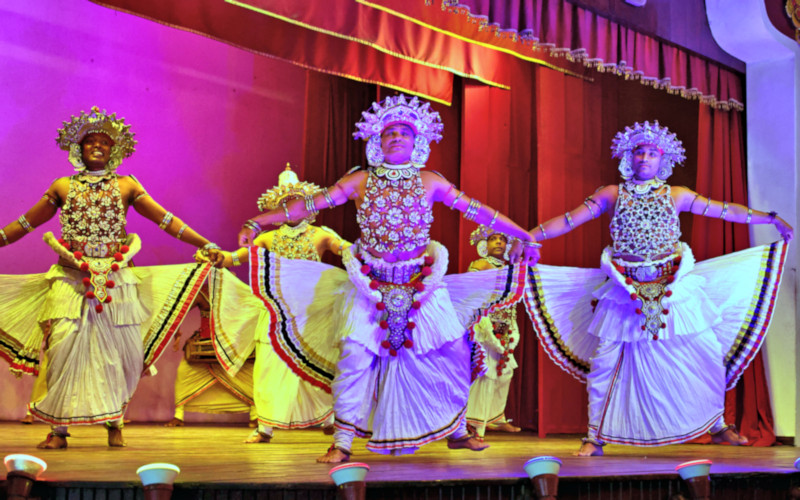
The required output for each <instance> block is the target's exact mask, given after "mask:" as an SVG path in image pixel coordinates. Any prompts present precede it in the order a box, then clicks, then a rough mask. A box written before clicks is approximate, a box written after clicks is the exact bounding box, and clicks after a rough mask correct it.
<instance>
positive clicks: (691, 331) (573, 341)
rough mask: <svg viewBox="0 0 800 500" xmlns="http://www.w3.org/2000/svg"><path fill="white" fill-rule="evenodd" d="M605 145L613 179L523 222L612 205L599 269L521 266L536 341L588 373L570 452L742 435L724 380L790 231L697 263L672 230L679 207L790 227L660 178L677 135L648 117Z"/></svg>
mask: <svg viewBox="0 0 800 500" xmlns="http://www.w3.org/2000/svg"><path fill="white" fill-rule="evenodd" d="M612 150H613V155H614V157H615V158H619V159H620V167H619V168H620V171H621V172H622V178H623V182H622V183H621V184H620V185H618V186H605V187H602V188H600V189H598V190H597V191H596V192H595V193H594V194H593V195H591V196H590V197H588V198H586V201H585V202H584V203H583V205H580V206H579V207H578V208H576V209H574V210H572V211H570V212H567V213H566V214H564V215H563V216H559V217H555V218H553V219H550V220H549V221H547V222H545V223H544V224H541V225H540V226H539V227H538V228H537V229H535V230H533V231H531V233H532V234H533V235H534V236H535V237H536V239H537V240H539V241H542V240H545V239H548V238H554V237H556V236H560V235H562V234H565V233H567V232H569V231H570V230H572V229H574V228H575V227H577V226H579V225H581V224H583V223H584V222H588V221H590V220H592V219H595V218H597V217H599V216H600V214H603V213H606V212H610V213H611V214H612V218H611V236H612V239H613V242H614V243H613V245H612V246H610V247H608V248H606V249H605V251H604V252H603V255H602V260H601V269H600V270H590V269H576V268H560V267H552V266H545V265H542V266H539V267H538V269H532V270H530V271H529V285H528V287H529V288H528V290H527V292H526V306H527V309H528V313H529V314H530V316H531V319H532V321H533V323H534V327H535V328H536V330H537V333H538V335H539V338H540V342H541V343H542V345H543V347H544V348H545V350H546V351H547V353H548V354H549V355H550V357H551V358H552V359H553V360H554V361H555V362H556V363H558V364H559V365H561V366H562V368H564V369H565V370H566V371H568V372H570V373H571V374H573V375H574V376H576V377H577V378H579V379H581V380H585V381H586V382H587V386H588V387H587V388H588V391H589V432H588V435H587V437H586V438H585V439H584V440H583V444H582V446H581V447H580V450H579V451H578V452H576V455H578V456H592V455H595V456H596V455H602V454H603V448H602V446H603V445H604V444H605V443H615V444H629V445H636V446H659V445H666V444H672V443H680V442H684V441H688V440H690V439H693V438H695V437H697V436H699V435H701V434H703V433H705V432H711V433H712V440H713V441H714V442H718V443H719V442H727V443H730V444H734V445H740V444H746V443H747V439H746V438H745V437H743V436H740V435H739V433H738V432H737V431H736V429H735V427H733V426H730V425H726V424H725V422H724V421H723V418H722V414H723V405H724V394H725V391H726V390H727V389H730V388H732V387H733V386H734V385H735V384H736V381H737V380H738V379H739V376H740V375H741V373H742V371H743V370H744V369H745V368H746V367H747V365H748V364H749V362H750V360H751V359H752V357H753V356H754V355H755V353H756V352H757V351H758V349H759V347H760V346H761V342H762V340H763V338H764V335H765V334H766V330H767V326H768V325H769V319H770V316H771V312H772V307H773V305H774V300H775V296H776V294H777V293H778V285H779V283H780V276H781V271H782V268H783V262H784V257H785V252H786V244H785V243H784V241H779V242H776V243H773V244H771V245H766V246H760V247H754V248H750V249H747V250H743V251H740V252H735V253H732V254H729V255H725V256H722V257H718V258H715V259H709V260H707V261H704V262H699V263H695V260H694V256H693V255H692V251H691V249H690V248H689V247H688V245H686V244H685V243H681V242H680V236H681V231H680V223H679V220H678V214H679V213H680V212H691V213H694V214H698V215H704V216H707V217H719V218H721V219H723V220H727V221H729V222H738V223H744V224H774V225H775V227H776V229H777V230H778V232H779V233H780V234H781V236H782V237H783V238H784V240H786V241H788V240H790V239H791V238H792V236H793V230H792V227H791V226H789V225H788V224H787V223H786V221H784V220H783V219H782V218H780V217H778V216H777V214H775V213H774V212H770V213H765V212H760V211H758V210H752V209H750V208H748V207H745V206H742V205H738V204H735V203H728V202H719V201H714V200H711V199H708V198H706V197H704V196H701V195H699V194H697V193H695V192H694V191H692V190H690V189H688V188H686V187H682V186H670V185H668V184H666V183H665V181H666V179H667V178H668V177H669V176H670V175H671V173H672V168H673V165H674V164H675V163H680V162H682V161H683V160H684V149H683V146H682V144H681V142H680V141H679V140H678V139H677V138H676V137H675V134H671V133H669V131H668V130H667V128H666V127H662V126H660V125H659V124H658V122H655V123H653V124H650V123H648V122H645V123H644V124H640V123H637V124H635V125H634V126H633V127H632V128H631V127H628V128H626V129H625V130H624V131H622V132H619V133H618V134H617V135H616V137H615V139H614V141H613V146H612ZM687 395H691V397H687Z"/></svg>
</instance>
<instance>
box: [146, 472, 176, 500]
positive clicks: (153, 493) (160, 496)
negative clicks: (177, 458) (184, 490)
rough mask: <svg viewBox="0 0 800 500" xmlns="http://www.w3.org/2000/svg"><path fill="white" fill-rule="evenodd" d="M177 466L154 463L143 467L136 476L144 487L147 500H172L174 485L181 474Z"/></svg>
mask: <svg viewBox="0 0 800 500" xmlns="http://www.w3.org/2000/svg"><path fill="white" fill-rule="evenodd" d="M180 472H181V470H180V469H179V468H178V466H177V465H173V464H165V463H154V464H147V465H142V466H141V467H139V468H138V469H136V474H138V475H139V479H140V480H141V481H142V486H144V498H145V500H169V499H170V498H172V483H173V482H174V481H175V478H176V477H177V476H178V474H180Z"/></svg>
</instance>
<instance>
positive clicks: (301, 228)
mask: <svg viewBox="0 0 800 500" xmlns="http://www.w3.org/2000/svg"><path fill="white" fill-rule="evenodd" d="M319 192H320V188H319V186H317V185H316V184H312V183H309V182H300V181H299V179H298V178H297V175H296V174H295V173H294V172H293V171H292V169H291V168H289V166H288V165H287V166H286V170H284V171H283V172H282V173H281V174H280V175H279V176H278V185H277V186H275V187H273V188H272V189H270V190H268V191H267V192H266V193H264V194H263V195H261V197H260V198H259V199H258V208H259V210H261V211H264V210H275V209H276V208H278V207H279V206H281V204H283V203H287V202H289V201H291V200H294V199H303V198H305V197H306V196H314V195H315V194H317V193H319ZM314 219H315V217H314V216H313V215H312V216H309V217H306V218H304V219H302V220H300V221H295V222H285V223H281V222H278V225H279V226H280V227H279V228H278V229H275V230H272V231H266V232H263V233H261V232H260V231H259V232H260V234H259V235H258V237H257V238H256V239H255V240H254V241H253V245H254V246H256V247H258V248H264V249H266V250H269V251H270V252H272V253H273V254H274V255H276V256H278V257H283V258H285V259H300V260H308V261H313V262H319V261H320V259H321V257H322V256H323V255H324V254H325V252H331V253H333V254H334V255H339V256H340V255H342V251H343V250H345V249H347V248H348V247H349V246H350V243H349V242H347V241H345V240H343V239H342V238H341V237H340V236H339V235H338V234H336V232H335V231H334V230H332V229H330V228H327V227H325V226H319V227H318V226H314V225H312V224H313V222H314ZM259 229H260V228H259ZM248 253H249V250H248V249H247V248H240V249H239V250H238V251H236V252H233V253H230V254H228V253H227V252H224V255H225V258H224V262H223V266H225V267H229V266H231V265H239V264H240V263H241V262H242V261H246V260H247V258H248ZM215 277H216V274H215ZM231 278H233V277H232V276H231ZM212 281H213V282H216V280H212ZM237 281H238V280H237ZM249 299H250V300H255V301H257V302H258V299H256V298H255V297H254V296H253V295H252V294H250V296H249ZM259 305H260V304H259ZM260 307H262V308H263V305H260ZM240 314H241V313H240ZM251 331H252V330H251ZM253 334H254V336H255V338H254V341H255V345H256V348H255V349H256V360H255V372H254V386H255V403H256V412H257V418H258V429H256V430H254V431H253V433H252V434H251V435H250V436H249V437H248V438H247V439H246V440H245V443H269V442H270V440H271V439H272V431H273V427H277V428H279V429H304V428H308V427H313V426H319V425H321V426H323V429H324V430H325V431H326V432H333V399H332V398H331V395H330V393H328V392H325V391H324V390H322V389H321V388H319V387H316V386H315V385H313V384H311V383H309V382H307V381H306V380H304V379H302V378H300V377H299V376H297V375H296V374H294V373H293V372H292V371H291V370H290V369H289V367H288V366H287V365H286V363H285V362H284V361H283V360H281V358H280V357H279V356H278V355H277V354H276V353H275V350H274V349H273V348H272V346H271V345H270V340H269V335H268V329H267V328H260V329H257V330H255V331H253ZM243 337H244V336H243V335H239V339H238V341H239V342H242V341H243ZM216 341H217V345H218V350H219V351H221V353H222V354H221V356H222V357H223V359H225V358H232V357H233V355H231V354H230V352H231V349H229V346H227V345H225V336H217V338H216ZM242 352H244V351H242ZM234 364H235V362H234Z"/></svg>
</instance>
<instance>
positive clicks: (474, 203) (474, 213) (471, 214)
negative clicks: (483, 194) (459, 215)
mask: <svg viewBox="0 0 800 500" xmlns="http://www.w3.org/2000/svg"><path fill="white" fill-rule="evenodd" d="M480 209H481V202H479V201H478V200H476V199H475V198H473V199H471V200H469V206H468V207H467V210H466V211H465V212H464V218H465V219H467V220H471V221H474V220H475V218H476V217H478V212H479V211H480Z"/></svg>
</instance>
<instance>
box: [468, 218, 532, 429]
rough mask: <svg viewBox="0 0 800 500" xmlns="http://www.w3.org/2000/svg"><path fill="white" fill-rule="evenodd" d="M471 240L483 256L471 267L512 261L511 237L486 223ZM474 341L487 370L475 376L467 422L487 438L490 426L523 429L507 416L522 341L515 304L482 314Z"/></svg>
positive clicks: (478, 268) (481, 268)
mask: <svg viewBox="0 0 800 500" xmlns="http://www.w3.org/2000/svg"><path fill="white" fill-rule="evenodd" d="M470 243H471V244H473V245H476V246H477V250H478V255H480V256H481V258H480V259H478V260H476V261H473V262H472V263H471V264H470V265H469V271H485V270H487V269H499V268H502V267H505V266H507V265H508V252H507V251H508V250H510V248H511V247H510V245H509V241H508V237H507V236H506V235H505V234H503V233H498V232H496V231H494V230H493V229H491V228H488V227H486V226H480V227H478V229H476V230H475V231H473V232H472V234H471V235H470ZM472 330H473V341H475V342H477V343H479V344H480V345H481V347H483V350H484V351H485V358H484V359H485V364H486V372H485V373H484V374H483V375H481V376H480V377H478V378H477V379H475V381H474V382H473V383H472V386H471V387H470V389H469V403H468V404H467V423H468V424H469V425H470V426H472V427H473V428H474V429H475V433H476V434H477V435H478V438H479V439H483V438H484V436H485V434H486V429H487V427H488V429H489V430H494V431H501V432H519V431H520V430H521V429H520V428H519V427H517V426H515V425H512V424H511V422H509V421H508V420H506V416H505V411H506V401H507V400H508V388H509V385H510V384H511V377H513V376H514V369H515V368H516V367H517V362H516V360H515V359H514V349H515V348H516V347H517V343H518V342H519V327H518V326H517V307H516V305H512V306H511V307H507V308H505V309H500V310H499V311H497V312H494V313H492V314H490V315H489V316H485V317H483V318H481V320H480V321H479V322H478V323H477V324H475V326H474V327H473V328H472Z"/></svg>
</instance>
